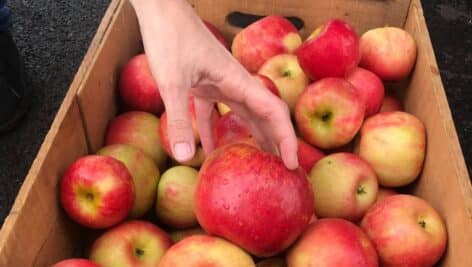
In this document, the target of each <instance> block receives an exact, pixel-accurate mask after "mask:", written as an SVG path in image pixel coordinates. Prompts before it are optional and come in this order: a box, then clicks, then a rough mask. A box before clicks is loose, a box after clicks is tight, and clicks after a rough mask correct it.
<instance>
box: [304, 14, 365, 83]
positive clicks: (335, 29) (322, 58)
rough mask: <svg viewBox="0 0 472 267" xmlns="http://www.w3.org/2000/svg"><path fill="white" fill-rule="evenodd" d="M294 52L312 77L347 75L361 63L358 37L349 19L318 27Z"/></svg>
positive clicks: (335, 20) (333, 21) (331, 21)
mask: <svg viewBox="0 0 472 267" xmlns="http://www.w3.org/2000/svg"><path fill="white" fill-rule="evenodd" d="M295 54H296V55H297V58H298V61H299V62H300V66H301V67H302V69H303V70H304V71H305V73H306V74H307V75H308V77H310V78H311V79H312V80H318V79H323V78H327V77H345V76H346V74H347V73H349V72H350V71H351V70H353V69H354V68H355V67H356V66H357V64H358V63H359V60H360V49H359V37H358V36H357V34H356V31H355V30H354V28H352V27H351V26H350V25H349V24H347V23H346V22H344V21H342V20H338V19H334V20H330V21H328V22H327V23H326V25H323V26H320V27H319V28H317V29H316V30H315V31H314V32H313V33H312V34H311V35H310V36H309V37H308V39H307V40H306V41H305V42H304V43H303V44H302V45H301V46H300V47H299V48H298V49H297V51H296V52H295Z"/></svg>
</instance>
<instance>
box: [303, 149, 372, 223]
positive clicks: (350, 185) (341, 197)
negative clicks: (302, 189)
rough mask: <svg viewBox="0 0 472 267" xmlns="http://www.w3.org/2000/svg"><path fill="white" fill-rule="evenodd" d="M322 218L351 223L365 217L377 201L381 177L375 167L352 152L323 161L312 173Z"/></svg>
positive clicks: (315, 198)
mask: <svg viewBox="0 0 472 267" xmlns="http://www.w3.org/2000/svg"><path fill="white" fill-rule="evenodd" d="M309 178H310V182H311V186H312V189H313V193H314V201H315V213H316V215H317V216H318V217H321V218H325V217H332V218H333V217H336V218H343V219H346V220H350V221H357V220H359V219H361V218H362V216H363V215H364V213H365V212H366V211H367V209H368V208H369V207H370V206H371V205H372V204H373V203H374V202H375V199H376V198H377V190H378V184H377V177H376V175H375V172H374V170H373V169H372V167H370V166H369V164H367V163H366V162H365V161H363V160H362V159H361V158H360V157H359V156H357V155H355V154H352V153H335V154H331V155H328V156H326V157H324V158H322V159H321V160H320V161H318V162H317V163H316V165H315V166H314V167H313V168H312V169H311V172H310V176H309Z"/></svg>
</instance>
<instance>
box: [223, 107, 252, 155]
mask: <svg viewBox="0 0 472 267" xmlns="http://www.w3.org/2000/svg"><path fill="white" fill-rule="evenodd" d="M214 127H215V140H216V147H220V146H223V145H226V144H229V143H233V142H238V141H242V140H246V139H247V138H249V137H250V136H251V132H250V131H249V129H248V127H247V126H246V124H245V122H244V121H243V119H241V117H239V116H238V115H236V114H235V113H234V112H232V111H230V112H228V113H226V114H225V115H223V116H221V117H220V118H219V119H218V120H217V121H216V123H215V125H214Z"/></svg>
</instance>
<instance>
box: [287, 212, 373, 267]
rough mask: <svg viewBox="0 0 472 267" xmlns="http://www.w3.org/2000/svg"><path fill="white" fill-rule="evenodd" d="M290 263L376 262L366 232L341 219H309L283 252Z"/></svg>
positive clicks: (298, 266) (366, 266) (293, 266)
mask: <svg viewBox="0 0 472 267" xmlns="http://www.w3.org/2000/svg"><path fill="white" fill-rule="evenodd" d="M287 264H288V266H290V267H306V266H317V267H332V266H353V267H354V266H356V267H360V266H362V267H371V266H372V267H376V266H378V259H377V253H376V252H375V249H374V246H373V245H372V242H371V241H370V240H369V238H368V237H367V235H366V234H365V233H364V232H363V231H362V230H361V229H360V228H359V227H358V226H356V225H355V224H353V223H351V222H349V221H346V220H343V219H321V220H318V221H317V222H315V223H312V224H311V225H310V226H309V228H308V229H307V230H306V231H305V232H304V233H303V235H302V236H301V238H300V239H299V240H298V241H297V243H295V245H294V246H293V247H292V248H291V249H290V251H289V252H288V254H287Z"/></svg>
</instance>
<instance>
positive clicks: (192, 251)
mask: <svg viewBox="0 0 472 267" xmlns="http://www.w3.org/2000/svg"><path fill="white" fill-rule="evenodd" d="M200 266H218V267H255V264H254V261H253V260H252V258H251V256H250V255H249V254H247V253H246V252H245V251H244V250H242V249H241V248H239V247H237V246H236V245H234V244H232V243H230V242H228V241H226V240H224V239H222V238H218V237H214V236H209V235H194V236H190V237H187V238H185V239H183V240H181V241H179V242H178V243H176V244H174V245H173V246H172V247H171V248H170V249H169V250H168V251H167V252H166V253H165V254H164V257H162V260H161V262H160V263H159V267H200Z"/></svg>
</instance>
